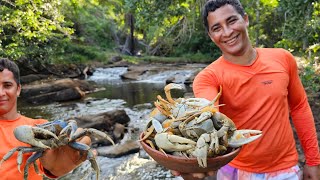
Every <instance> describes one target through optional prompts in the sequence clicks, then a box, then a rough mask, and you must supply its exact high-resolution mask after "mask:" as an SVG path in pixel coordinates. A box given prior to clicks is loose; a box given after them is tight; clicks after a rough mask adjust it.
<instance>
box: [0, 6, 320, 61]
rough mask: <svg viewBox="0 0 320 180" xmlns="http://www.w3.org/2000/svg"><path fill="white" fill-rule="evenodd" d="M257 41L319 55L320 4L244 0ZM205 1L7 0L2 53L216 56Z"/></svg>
mask: <svg viewBox="0 0 320 180" xmlns="http://www.w3.org/2000/svg"><path fill="white" fill-rule="evenodd" d="M241 2H242V4H243V6H244V7H245V10H246V12H247V14H248V15H249V20H250V28H249V31H250V33H249V34H250V38H251V40H252V42H253V43H254V44H253V45H254V46H256V47H282V48H286V49H288V50H290V51H292V52H293V53H302V54H306V55H308V56H309V58H310V57H314V56H316V55H317V54H319V49H320V45H319V34H320V3H319V2H318V1H315V0H295V1H292V0H281V1H280V0H241ZM204 3H205V0H172V1H156V0H143V1H141V0H108V1H102V0H0V18H1V19H0V56H2V57H9V58H11V59H14V60H20V59H24V60H27V61H44V62H52V61H57V60H61V61H71V62H72V61H74V62H82V61H88V60H89V61H90V60H103V59H105V58H106V54H108V52H116V53H120V54H126V55H129V56H135V55H145V56H162V57H186V58H188V57H199V58H200V59H201V58H206V57H216V56H218V55H219V54H220V52H219V50H218V49H217V48H216V47H215V46H214V45H213V43H212V42H211V40H210V39H209V38H208V37H207V35H206V32H205V30H204V27H203V25H202V21H201V8H202V6H203V4H204Z"/></svg>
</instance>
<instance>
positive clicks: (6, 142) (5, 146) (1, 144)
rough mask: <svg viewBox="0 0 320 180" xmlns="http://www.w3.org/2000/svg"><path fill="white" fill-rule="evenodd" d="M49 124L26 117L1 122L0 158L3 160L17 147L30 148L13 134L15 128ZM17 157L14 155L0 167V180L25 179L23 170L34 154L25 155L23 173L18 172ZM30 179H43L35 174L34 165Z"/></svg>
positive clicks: (31, 167) (30, 167)
mask: <svg viewBox="0 0 320 180" xmlns="http://www.w3.org/2000/svg"><path fill="white" fill-rule="evenodd" d="M45 122H47V121H46V120H44V119H30V118H27V117H25V116H20V117H19V118H17V119H15V120H0V138H1V140H0V158H2V157H3V156H4V155H5V154H6V153H7V152H8V151H10V150H11V149H12V148H14V147H17V146H30V145H27V144H25V143H23V142H20V141H18V140H17V139H16V138H15V137H14V134H13V130H14V128H15V127H17V126H20V125H31V126H34V125H36V124H42V123H45ZM17 155H18V153H17V152H16V153H14V154H13V156H11V157H10V158H9V159H8V160H6V161H4V162H3V163H2V165H1V166H0V180H9V179H10V180H13V179H14V180H18V179H21V180H22V179H23V170H24V166H25V163H26V160H27V159H28V158H29V157H30V156H31V155H32V153H24V154H23V163H22V165H21V173H20V172H19V171H18V166H17ZM38 166H39V171H40V174H43V168H42V166H41V165H40V164H39V163H38ZM28 179H30V180H37V179H39V180H40V179H41V180H42V179H43V178H42V176H41V175H38V174H37V173H36V172H35V169H34V166H33V164H31V165H30V166H29V174H28Z"/></svg>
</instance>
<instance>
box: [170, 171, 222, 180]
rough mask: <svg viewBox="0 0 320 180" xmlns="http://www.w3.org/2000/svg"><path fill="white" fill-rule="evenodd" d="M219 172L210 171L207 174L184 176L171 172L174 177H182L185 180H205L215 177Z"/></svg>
mask: <svg viewBox="0 0 320 180" xmlns="http://www.w3.org/2000/svg"><path fill="white" fill-rule="evenodd" d="M216 173H217V171H209V172H207V173H191V174H183V173H180V172H179V171H174V170H171V174H172V175H174V176H181V177H182V178H183V179H203V178H205V177H207V176H214V175H215V174H216Z"/></svg>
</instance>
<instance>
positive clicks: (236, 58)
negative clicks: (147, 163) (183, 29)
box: [172, 0, 320, 180]
mask: <svg viewBox="0 0 320 180" xmlns="http://www.w3.org/2000/svg"><path fill="white" fill-rule="evenodd" d="M203 20H204V25H205V27H206V30H207V33H208V35H209V37H210V38H211V40H212V41H213V42H214V43H215V44H216V45H217V46H218V47H219V48H220V50H221V51H222V56H221V57H220V58H219V59H218V60H216V61H214V62H213V63H211V64H210V65H209V66H207V67H206V68H205V69H204V70H202V71H201V72H200V73H199V74H198V75H197V76H196V78H195V80H194V83H193V91H194V94H195V96H196V97H199V98H206V99H208V100H212V99H213V98H214V97H215V96H216V94H217V92H218V89H219V86H222V89H223V92H222V96H221V97H220V100H219V104H226V105H225V106H222V107H220V109H219V110H220V111H221V112H222V113H224V114H226V115H227V116H228V117H230V118H231V119H232V120H233V121H234V122H235V124H236V126H237V128H238V129H257V130H261V131H262V132H263V136H262V137H261V138H260V139H258V140H256V141H254V142H252V143H250V144H247V145H244V146H243V148H242V150H241V152H240V154H239V155H238V156H237V157H236V158H235V159H234V160H233V161H231V162H230V163H229V164H228V165H227V166H225V167H222V168H221V169H220V170H219V171H218V173H217V179H218V180H221V179H227V180H232V179H245V180H247V179H269V178H273V179H300V178H301V170H300V169H299V166H298V153H297V150H296V146H295V140H294V137H293V131H292V128H291V125H290V120H289V115H290V116H291V118H292V122H293V125H294V126H295V129H296V130H297V134H298V137H299V139H300V141H301V144H302V147H303V151H304V154H305V158H306V164H305V166H304V168H303V177H304V178H305V179H313V180H318V179H319V177H320V170H319V164H320V154H319V145H318V141H317V136H316V129H315V125H314V119H313V116H312V112H311V109H310V106H309V104H308V99H307V96H306V93H305V91H304V88H303V86H302V84H301V81H300V79H299V75H298V70H297V65H296V62H295V59H294V57H293V56H292V55H291V54H290V53H289V52H288V51H286V50H284V49H276V48H253V47H252V46H251V43H250V40H249V36H248V31H247V27H248V25H249V20H248V16H247V14H245V12H244V9H243V7H242V5H241V4H240V2H239V1H238V0H209V1H207V3H206V4H205V6H204V12H203ZM172 173H173V174H175V175H179V172H176V171H172ZM194 175H195V176H197V177H204V174H194Z"/></svg>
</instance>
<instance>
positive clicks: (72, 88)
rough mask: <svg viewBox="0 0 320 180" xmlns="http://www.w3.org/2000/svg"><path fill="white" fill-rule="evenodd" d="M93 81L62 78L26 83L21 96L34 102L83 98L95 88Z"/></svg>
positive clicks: (41, 102)
mask: <svg viewBox="0 0 320 180" xmlns="http://www.w3.org/2000/svg"><path fill="white" fill-rule="evenodd" d="M94 87H95V86H93V85H92V84H91V83H89V82H87V81H84V80H77V79H74V80H73V79H69V78H67V79H60V80H55V81H50V82H46V83H41V84H32V85H24V86H23V87H22V92H21V97H22V98H23V99H25V100H26V101H27V102H30V103H33V104H43V103H52V102H62V101H70V100H76V99H81V98H82V97H84V96H85V94H86V92H90V91H93V90H94Z"/></svg>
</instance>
